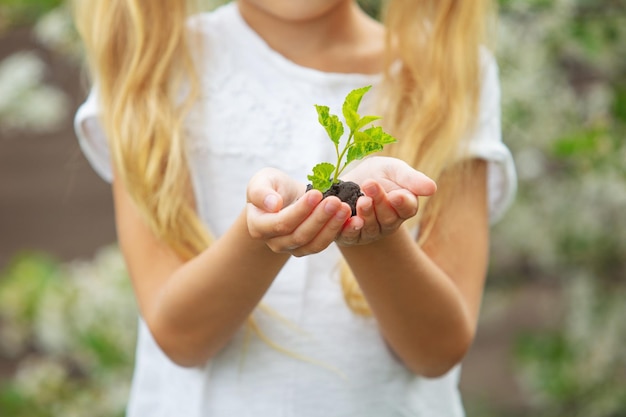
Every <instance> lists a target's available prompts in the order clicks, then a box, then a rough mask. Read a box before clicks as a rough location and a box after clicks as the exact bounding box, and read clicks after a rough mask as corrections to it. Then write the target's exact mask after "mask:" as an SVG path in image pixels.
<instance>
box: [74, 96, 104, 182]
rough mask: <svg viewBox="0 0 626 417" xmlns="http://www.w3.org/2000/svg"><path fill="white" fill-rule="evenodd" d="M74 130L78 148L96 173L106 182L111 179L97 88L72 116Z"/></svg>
mask: <svg viewBox="0 0 626 417" xmlns="http://www.w3.org/2000/svg"><path fill="white" fill-rule="evenodd" d="M74 130H75V132H76V136H77V137H78V143H79V145H80V148H81V150H82V152H83V154H84V155H85V157H86V158H87V161H89V163H90V164H91V166H92V168H93V169H94V170H95V171H96V173H97V174H98V175H99V176H100V177H101V178H102V179H104V180H105V181H106V182H109V183H110V182H111V181H113V169H112V168H111V156H110V155H111V154H110V151H109V145H108V141H107V138H106V135H105V133H104V129H103V128H102V124H101V123H100V119H99V103H98V95H97V90H96V89H95V88H93V89H92V90H91V92H90V93H89V96H88V97H87V100H85V102H84V103H83V104H82V105H81V106H80V107H79V108H78V110H77V111H76V115H75V117H74Z"/></svg>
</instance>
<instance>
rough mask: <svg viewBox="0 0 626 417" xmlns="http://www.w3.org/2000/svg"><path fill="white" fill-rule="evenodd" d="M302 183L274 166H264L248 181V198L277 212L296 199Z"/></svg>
mask: <svg viewBox="0 0 626 417" xmlns="http://www.w3.org/2000/svg"><path fill="white" fill-rule="evenodd" d="M299 185H300V184H299V183H298V182H297V181H295V180H293V179H291V178H290V177H289V176H288V175H286V174H285V173H283V172H282V171H279V170H277V169H274V168H264V169H262V170H260V171H259V172H257V173H256V174H255V175H254V176H253V177H252V178H251V179H250V181H249V182H248V187H247V190H246V198H247V201H248V202H249V203H252V204H254V205H255V206H257V207H259V208H261V209H264V210H265V211H269V212H273V213H276V212H278V211H279V210H281V209H282V208H283V207H284V206H285V205H289V204H291V202H292V201H294V200H296V198H297V197H298V195H299V193H298V192H296V190H298V189H300V187H298V186H299Z"/></svg>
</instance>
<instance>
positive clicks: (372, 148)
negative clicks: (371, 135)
mask: <svg viewBox="0 0 626 417" xmlns="http://www.w3.org/2000/svg"><path fill="white" fill-rule="evenodd" d="M382 150H383V145H381V144H380V143H376V142H371V141H370V142H358V143H357V142H355V143H354V145H352V146H351V147H350V149H348V157H347V160H346V165H347V164H349V163H350V162H352V161H355V160H358V159H363V158H365V157H366V156H367V155H369V154H372V153H374V152H379V151H382Z"/></svg>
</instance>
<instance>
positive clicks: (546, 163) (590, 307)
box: [0, 0, 626, 417]
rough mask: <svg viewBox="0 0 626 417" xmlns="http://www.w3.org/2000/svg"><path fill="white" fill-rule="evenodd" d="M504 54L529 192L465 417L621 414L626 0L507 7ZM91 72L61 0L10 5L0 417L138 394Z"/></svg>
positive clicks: (4, 49) (497, 285) (121, 400)
mask: <svg viewBox="0 0 626 417" xmlns="http://www.w3.org/2000/svg"><path fill="white" fill-rule="evenodd" d="M206 3H207V7H214V6H215V5H216V4H217V3H219V2H216V1H211V2H209V1H207V2H206ZM362 5H363V7H364V8H365V9H366V10H367V11H368V12H369V13H371V14H373V15H376V13H377V10H378V8H379V1H378V0H369V1H367V0H363V1H362ZM495 45H496V55H497V58H498V61H499V64H500V75H501V83H502V100H503V101H502V112H503V135H504V140H505V142H506V143H507V144H508V145H509V147H510V148H511V150H512V152H513V154H514V157H515V161H516V164H517V169H518V175H519V191H518V195H517V199H516V201H515V204H514V205H513V207H512V208H511V209H510V211H509V212H508V213H507V215H506V216H505V217H504V219H503V220H502V221H501V222H500V223H498V224H497V225H496V226H495V227H494V229H493V237H492V257H491V265H490V271H489V279H488V282H487V289H486V295H485V299H484V302H483V310H482V315H481V320H480V324H479V331H478V337H477V340H476V343H475V344H474V346H473V348H472V350H471V352H470V354H469V355H468V357H467V359H466V361H465V365H464V374H463V378H462V382H461V389H462V390H463V393H464V398H465V403H466V407H467V414H468V416H469V417H475V416H476V417H477V416H480V417H504V416H507V417H516V416H529V415H532V416H539V417H557V416H558V417H560V416H568V417H623V416H626V347H625V346H626V324H625V323H626V214H625V213H626V142H625V139H626V1H625V0H593V1H592V0H526V1H523V0H500V1H499V20H498V30H497V39H496V42H495ZM82 65H83V63H82V55H81V51H80V45H79V44H78V41H77V37H76V34H75V32H74V29H73V26H72V22H71V17H70V15H69V12H68V9H67V7H66V6H65V5H64V2H63V1H62V0H0V416H3V417H5V416H6V417H9V416H10V417H26V416H28V417H52V416H55V417H56V416H64V417H72V416H86V415H89V416H91V417H115V416H122V415H123V409H124V405H125V401H126V398H127V395H128V387H129V382H130V376H131V373H132V363H133V353H134V340H135V324H136V312H137V310H136V306H135V303H134V300H133V297H132V294H131V290H130V286H129V282H128V280H127V278H126V275H125V270H124V266H123V262H122V260H121V257H120V254H119V252H118V250H117V247H116V246H115V231H114V224H113V213H112V201H111V197H110V190H109V187H108V185H107V184H105V183H104V182H103V181H102V180H100V179H99V178H98V177H97V176H96V175H95V173H94V172H93V171H92V170H91V168H90V167H89V166H88V164H87V162H86V161H85V159H84V157H83V156H82V154H81V152H80V150H79V148H78V144H77V141H76V138H75V135H74V131H73V127H72V118H73V114H74V112H75V110H76V108H77V106H78V105H79V104H80V103H81V102H82V101H83V100H84V98H85V94H86V85H87V83H86V77H85V73H84V68H83V66H82Z"/></svg>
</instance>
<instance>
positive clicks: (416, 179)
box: [394, 164, 437, 197]
mask: <svg viewBox="0 0 626 417" xmlns="http://www.w3.org/2000/svg"><path fill="white" fill-rule="evenodd" d="M394 176H395V178H394V181H395V182H396V184H398V185H399V186H400V187H402V188H406V189H407V190H409V191H411V192H412V193H413V194H415V195H417V196H424V197H427V196H431V195H433V194H435V192H436V191H437V184H436V183H435V181H433V180H432V179H431V178H430V177H428V176H427V175H426V174H424V173H423V172H421V171H418V170H416V169H414V168H412V167H411V166H410V165H409V164H400V165H399V166H396V169H395V170H394Z"/></svg>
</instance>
